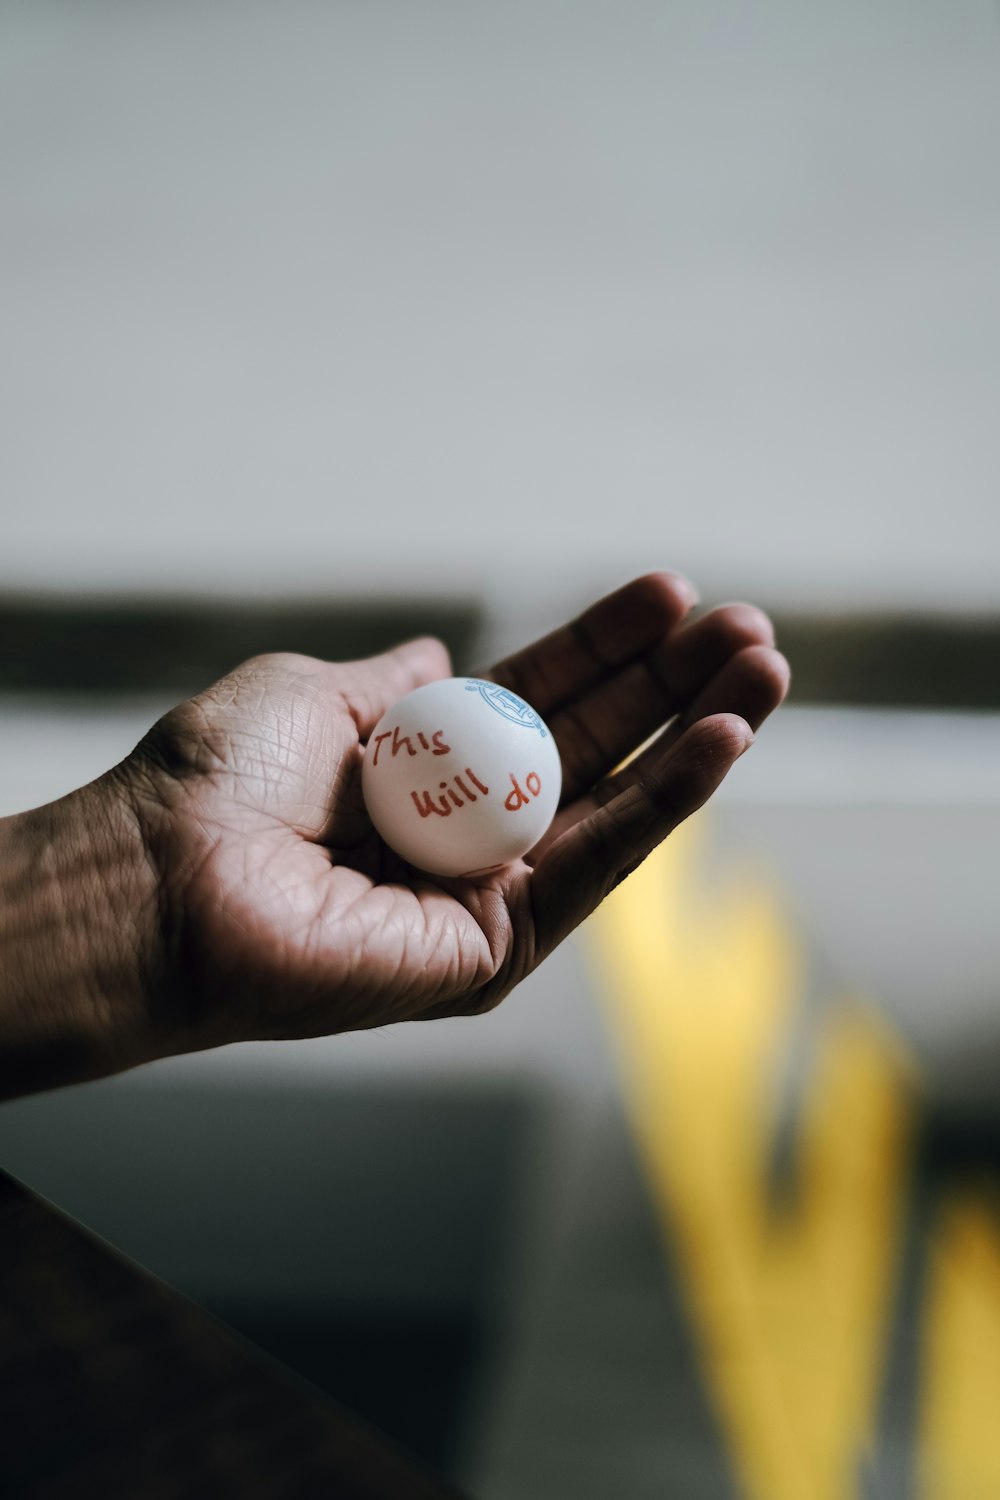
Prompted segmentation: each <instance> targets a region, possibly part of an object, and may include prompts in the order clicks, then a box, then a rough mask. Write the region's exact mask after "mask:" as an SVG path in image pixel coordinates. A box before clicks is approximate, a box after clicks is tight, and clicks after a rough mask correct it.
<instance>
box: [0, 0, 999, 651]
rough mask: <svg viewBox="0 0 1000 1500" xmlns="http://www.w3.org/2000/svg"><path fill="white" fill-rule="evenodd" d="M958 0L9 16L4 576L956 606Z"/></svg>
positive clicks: (994, 250)
mask: <svg viewBox="0 0 1000 1500" xmlns="http://www.w3.org/2000/svg"><path fill="white" fill-rule="evenodd" d="M998 64H1000V27H998V20H997V13H996V10H995V7H994V6H993V5H992V4H991V3H989V0H948V3H947V4H945V3H943V0H941V3H937V4H931V3H928V0H923V3H916V0H882V3H880V4H872V3H870V0H846V3H845V0H758V3H756V4H752V5H746V4H742V3H741V4H737V3H735V0H717V3H713V4H712V5H705V4H702V3H700V0H675V3H670V4H665V3H661V0H635V3H628V4H620V3H617V0H616V3H611V0H585V3H583V0H561V3H560V0H523V3H518V0H503V3H500V0H494V3H493V4H476V3H467V4H466V3H463V4H450V5H449V4H445V3H442V0H423V3H421V4H420V5H409V4H405V3H403V0H395V3H384V4H371V3H365V0H354V3H342V4H320V3H307V0H288V3H282V4H279V3H273V4H263V3H257V4H253V3H245V0H239V3H237V0H210V3H209V0H205V3H201V4H182V5H156V4H145V5H121V4H117V3H111V0H78V3H76V4H74V5H61V4H56V3H45V0H22V3H20V4H16V3H13V0H10V3H8V4H6V5H5V6H4V7H3V10H2V13H0V142H2V144H0V152H2V167H0V182H2V192H0V245H2V250H0V258H2V268H3V269H2V276H0V330H2V337H0V423H2V487H0V507H2V517H3V520H2V528H0V586H8V585H20V586H25V585H28V586H39V585H41V586H49V587H64V586H70V587H75V588H85V589H102V588H106V587H114V588H119V589H120V588H123V587H125V588H131V587H139V588H144V587H146V586H155V587H168V588H176V587H190V588H210V589H219V588H222V589H229V588H232V589H237V590H238V589H243V588H248V587H256V588H265V589H274V590H286V589H296V588H301V589H304V590H308V591H310V592H323V591H326V590H330V591H334V592H335V591H338V590H345V589H347V590H351V591H355V592H356V591H358V590H359V589H367V588H376V587H389V588H395V587H399V586H406V587H408V588H410V589H413V588H417V589H434V588H439V587H443V588H454V589H458V590H461V589H471V588H476V587H482V588H484V589H485V590H486V591H487V593H488V595H489V596H490V597H491V598H493V599H494V600H495V601H497V602H498V603H500V604H502V605H503V604H506V606H507V608H508V609H510V610H513V608H514V607H515V606H517V605H519V604H523V608H524V610H525V611H526V613H527V614H528V615H529V616H530V618H531V621H532V622H534V620H536V619H539V620H540V619H543V618H548V617H550V616H554V615H555V614H557V613H558V610H559V608H560V607H561V604H562V601H563V600H564V599H566V600H569V599H577V598H584V597H586V596H587V595H588V594H589V592H590V591H591V589H592V588H593V587H601V586H603V585H605V584H607V583H611V582H615V581H617V580H618V579H619V578H620V577H622V576H624V575H626V574H627V573H629V572H631V571H633V570H635V569H638V568H644V567H648V566H651V565H652V566H659V565H663V564H667V565H675V566H680V567H683V568H686V569H687V570H688V571H690V572H691V573H692V574H693V575H695V576H696V577H699V578H700V579H702V580H703V581H704V583H705V586H706V589H707V592H708V593H709V594H713V593H714V594H716V595H717V594H719V593H731V592H734V591H738V592H740V593H746V594H755V595H758V596H760V595H762V596H763V597H764V598H765V599H766V600H767V601H769V602H775V603H781V602H793V603H794V602H797V601H802V600H806V601H813V602H816V601H819V602H821V603H822V602H826V603H832V604H837V603H839V602H845V601H851V600H855V601H864V602H871V603H880V602H887V603H896V602H903V603H921V602H925V601H926V602H929V603H931V604H932V605H934V606H935V607H945V608H947V607H954V606H966V605H969V606H982V605H988V604H990V603H993V604H995V603H996V601H997V586H996V561H997V557H998V554H1000V505H998V503H997V494H998V489H997V487H998V483H1000V477H998V476H1000V419H998V401H997V390H998V386H1000V291H998V287H1000V277H998V274H997V273H998V270H1000V173H998V172H997V165H996V164H997V143H998V128H1000V68H998Z"/></svg>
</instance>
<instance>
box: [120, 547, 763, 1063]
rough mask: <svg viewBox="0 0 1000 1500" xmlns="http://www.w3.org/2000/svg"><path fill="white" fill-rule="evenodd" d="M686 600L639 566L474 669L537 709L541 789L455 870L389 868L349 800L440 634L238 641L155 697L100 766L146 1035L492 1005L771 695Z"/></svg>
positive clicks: (620, 872)
mask: <svg viewBox="0 0 1000 1500" xmlns="http://www.w3.org/2000/svg"><path fill="white" fill-rule="evenodd" d="M693 602H694V595H693V591H692V590H691V587H690V585H689V584H688V583H687V582H686V580H684V579H682V578H680V577H679V576H677V575H674V574H669V573H667V574H650V575H647V576H645V577H643V578H640V579H637V580H635V581H634V582H633V583H631V584H629V585H627V586H626V587H625V588H623V589H621V590H619V591H618V592H617V593H615V594H612V595H610V596H608V597H607V598H606V599H604V600H601V601H599V602H598V603H597V604H595V605H593V606H591V608H590V609H589V610H587V611H586V612H585V613H584V614H583V615H581V616H580V617H579V618H578V619H577V620H575V621H574V622H572V623H571V624H569V625H566V626H564V627H563V628H561V629H560V630H557V631H555V632H553V633H552V634H551V635H549V636H547V637H546V638H544V639H543V640H541V641H539V642H537V643H536V644H534V645H533V646H529V647H527V648H526V649H525V650H523V651H521V652H519V653H517V654H516V655H515V656H512V657H510V658H509V659H508V660H506V661H504V662H501V663H500V664H499V665H498V666H496V667H495V668H494V669H493V670H492V671H491V672H486V673H482V674H480V675H484V676H489V677H492V678H493V679H495V680H496V681H498V682H501V683H504V684H505V685H507V686H509V687H511V688H513V689H514V690H515V691H517V692H518V693H520V694H522V695H523V696H524V697H525V698H526V699H527V700H528V701H529V703H531V704H532V705H533V707H535V708H536V709H537V710H538V711H539V713H541V714H542V715H543V716H544V718H545V719H546V721H547V723H548V724H549V725H550V727H551V729H552V731H553V733H554V735H555V738H556V741H557V743H558V746H559V750H560V753H561V756H562V761H563V768H564V786H563V797H562V803H561V806H560V810H559V813H558V814H557V817H556V821H555V823H554V825H553V827H552V828H551V829H550V831H549V833H548V834H547V835H546V837H545V838H544V839H543V840H542V842H541V843H540V844H539V845H538V846H537V847H536V848H535V849H533V850H532V851H531V853H530V854H529V855H528V856H527V857H526V858H525V859H523V860H520V861H518V862H517V863H516V864H514V865H511V866H508V867H507V868H505V869H504V870H502V871H499V872H496V873H493V874H490V875H487V876H480V877H478V878H471V879H456V880H443V879H431V878H430V877H428V876H425V875H422V874H420V873H419V872H417V871H415V870H413V869H412V868H411V867H410V866H408V865H406V864H404V863H403V862H402V861H401V860H400V859H399V858H397V857H396V856H395V855H394V854H393V853H392V852H391V851H390V850H389V849H388V848H387V847H386V846H385V844H384V843H383V842H382V841H381V840H380V838H379V837H378V836H377V834H376V833H375V832H374V830H373V828H372V826H371V823H370V822H369V820H368V817H367V815H366V812H365V808H364V804H363V802H362V798H361V780H360V768H361V761H362V756H363V752H364V746H365V743H366V740H367V737H368V735H369V734H370V733H371V731H372V730H373V728H374V726H375V724H376V723H377V721H378V719H379V718H380V717H381V715H382V714H383V712H384V711H385V710H386V709H387V708H388V707H390V706H391V705H392V704H393V703H394V702H395V701H397V700H398V699H399V698H401V697H402V696H403V695H404V694H406V693H408V692H409V691H411V689H413V688H415V687H417V686H419V685H420V684H422V683H426V682H430V681H433V680H435V679H437V678H440V677H443V676H446V675H448V674H449V673H450V670H451V668H450V663H449V661H448V657H447V653H446V651H445V649H444V647H443V646H442V645H441V644H440V643H439V642H437V641H435V640H431V639H422V640H416V641H411V642H409V643H407V644H405V645H401V646H399V647H398V648H397V649H396V650H394V651H391V652H389V653H387V654H386V655H384V656H379V657H375V658H373V659H371V660H368V661H358V662H347V663H328V662H322V661H317V660H313V659H311V658H309V657H302V656H290V655H274V656H263V657H258V658H255V659H254V660H252V661H249V662H246V663H244V664H243V665H242V666H240V667H238V668H237V669H236V670H235V671H233V672H232V673H230V674H229V675H228V676H227V677H225V678H223V679H222V680H221V681H219V682H217V683H215V684H214V686H212V687H210V688H208V689H207V690H206V691H205V692H203V693H201V694H199V695H198V696H197V697H196V698H193V699H191V700H190V701H188V702H186V703H183V704H181V705H180V707H178V708H176V709H174V710H173V711H172V712H171V713H169V714H168V715H167V716H166V717H165V718H164V719H162V720H161V721H160V722H159V723H158V724H157V725H156V726H155V727H154V729H153V730H151V731H150V733H149V734H148V735H147V736H146V738H145V739H144V740H143V741H142V743H141V744H140V745H139V746H138V748H137V749H136V751H135V752H134V753H133V755H132V756H131V757H129V759H128V760H126V761H125V762H123V763H122V765H121V766H120V767H118V768H117V769H116V771H115V772H113V773H111V778H110V780H111V784H113V786H114V787H115V788H116V791H117V793H118V794H119V795H121V796H123V797H124V798H125V799H126V800H127V802H128V805H129V807H130V808H131V809H132V811H133V814H134V816H135V820H136V826H137V827H138V828H139V829H140V830H141V837H142V842H143V858H144V862H145V866H146V868H147V870H148V871H149V872H150V874H151V878H152V879H153V881H154V882H155V891H156V895H155V900H154V901H153V902H152V909H154V910H155V912H156V913H157V918H156V920H157V923H158V932H157V937H156V941H155V942H154V943H153V944H152V945H149V944H147V945H146V949H145V951H146V953H147V955H151V956H147V961H146V962H147V967H146V975H147V977H146V988H147V990H148V992H149V995H150V1006H151V1014H152V1019H151V1022H150V1025H151V1027H152V1028H153V1029H154V1030H155V1037H156V1040H155V1042H154V1043H153V1044H151V1047H147V1051H149V1050H152V1051H153V1052H158V1053H165V1052H170V1051H183V1050H190V1049H192V1048H197V1047H204V1046H211V1045H216V1044H218V1043H221V1042H228V1041H235V1040H240V1039H245V1038H263V1037H293V1036H313V1035H320V1034H326V1033H330V1032H338V1031H346V1030H350V1029H353V1028H361V1027H372V1026H380V1025H383V1024H385V1023H387V1022H392V1021H399V1020H408V1019H426V1018H430V1017H434V1016H442V1015H457V1014H473V1013H478V1012H482V1011H486V1010H488V1009H490V1008H491V1007H492V1006H494V1005H496V1004H497V1003H498V1001H500V1000H501V999H502V998H503V996H504V995H506V994H507V993H508V992H509V991H510V990H511V989H512V988H513V986H514V985H515V984H517V983H518V981H519V980H521V979H523V978H524V976H525V975H526V974H528V973H530V972H531V970H532V969H534V968H535V967H536V966H537V965H538V964H539V963H540V962H541V961H542V959H544V958H545V957H546V955H547V954H548V953H550V952H551V951H552V949H553V948H554V947H555V946H556V945H557V944H558V943H559V942H561V941H562V939H563V938H564V937H566V935H567V934H568V933H569V932H571V931H572V929H573V928H574V927H576V926H577V925H578V923H579V922H581V921H582V920H583V919H584V918H585V917H586V916H587V914H588V913H589V912H591V911H593V909H594V908H595V907H596V906H597V905H598V904H599V903H600V901H601V900H602V899H603V897H604V896H605V895H606V894H607V893H608V891H610V890H611V889H612V888H613V887H614V886H615V885H616V884H617V883H618V882H619V881H620V880H621V879H623V878H624V876H625V875H627V873H628V872H629V871H630V870H632V869H633V868H635V866H636V865H637V864H639V863H640V862H641V860H642V859H643V858H644V857H645V856H646V855H647V854H648V853H649V852H650V850H652V849H653V848H654V847H655V846H656V845H657V844H658V843H659V842H660V841H661V840H662V839H663V838H665V837H666V836H667V835H669V833H670V832H671V830H672V829H673V828H674V827H676V825H677V824H678V823H679V822H680V821H681V820H682V819H684V818H686V817H687V816H688V815H689V814H690V813H692V812H694V811H695V810H696V809H697V808H699V807H700V806H701V805H702V804H703V803H704V802H705V801H706V800H707V799H708V797H710V796H711V794H712V792H713V791H714V790H715V789H716V787H717V786H718V785H719V783H720V782H721V781H722V779H723V777H724V776H725V775H726V773H727V771H728V770H729V769H730V767H731V766H732V765H733V764H734V762H735V761H736V760H737V759H738V757H739V756H740V755H741V754H742V753H743V751H744V749H746V748H747V746H748V744H749V743H750V742H751V740H752V737H753V736H752V732H751V731H752V730H754V729H756V728H757V727H758V725H759V724H760V723H761V722H762V721H763V720H764V718H766V716H767V715H768V714H769V713H770V712H771V711H772V710H773V709H774V708H775V707H777V705H778V704H779V703H780V701H781V699H782V698H783V696H784V694H785V691H786V687H787V682H788V671H787V666H786V664H785V661H784V658H783V657H781V656H780V654H779V653H778V652H777V651H775V650H774V649H773V634H772V630H771V626H770V623H769V622H768V620H767V618H766V617H765V616H764V615H762V614H761V613H760V612H759V611H758V610H756V609H754V608H752V607H751V606H749V605H742V604H736V605H728V606H724V607H721V608H718V609H715V610H713V611H711V612H709V613H707V614H704V615H701V616H700V617H698V618H696V619H691V620H689V619H688V618H687V617H688V612H689V610H690V608H691V606H692V603H693ZM653 735H657V736H658V737H657V738H656V739H655V740H654V741H653V742H652V744H650V745H648V746H647V747H646V748H644V749H643V750H642V751H641V753H640V754H639V755H638V756H637V757H636V758H635V759H633V760H631V761H630V762H629V764H628V765H627V766H626V767H624V768H622V769H618V770H616V769H615V768H616V767H620V766H621V762H622V761H623V760H625V758H626V757H628V756H631V755H632V754H633V752H635V751H636V750H637V748H638V747H639V746H641V745H643V744H644V743H645V742H646V741H647V740H649V739H650V737H651V736H653ZM98 785H100V783H98Z"/></svg>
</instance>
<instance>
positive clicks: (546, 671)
mask: <svg viewBox="0 0 1000 1500" xmlns="http://www.w3.org/2000/svg"><path fill="white" fill-rule="evenodd" d="M696 602H697V593H696V591H695V589H694V586H693V585H692V584H690V583H689V582H688V580H687V579H686V578H683V577H682V576H681V575H680V574H679V573H647V574H645V575H644V576H643V577H642V578H636V579H633V581H632V582H631V583H627V584H626V585H625V586H624V588H620V589H616V590H615V592H614V593H613V594H608V595H607V596H606V597H605V598H603V599H599V600H598V601H597V603H596V604H592V605H591V606H590V607H589V609H586V610H584V612H583V614H582V615H580V616H578V618H577V619H575V620H571V621H570V623H569V624H568V625H562V626H560V628H559V629H558V630H554V631H553V632H552V633H551V635H547V636H543V637H542V639H541V640H539V641H535V642H534V644H533V645H531V646H527V647H525V648H524V650H522V651H518V652H515V654H514V655H513V656H509V657H507V658H506V660H504V661H502V662H500V663H498V665H497V666H496V667H494V668H493V670H492V671H490V672H487V673H486V674H485V675H486V676H487V677H489V678H491V680H492V681H494V682H500V683H503V685H504V686H505V687H509V688H512V689H513V690H514V692H515V693H520V695H521V696H522V697H523V698H526V699H527V701H528V702H529V703H530V704H531V706H532V708H535V709H537V710H538V712H539V713H540V714H542V715H543V716H545V717H548V716H549V715H550V714H551V713H552V712H553V711H554V710H555V709H557V708H558V707H559V706H560V705H561V704H563V703H566V702H569V701H571V700H573V699H575V698H577V697H579V696H580V695H581V694H582V693H586V692H588V691H589V690H590V689H591V688H593V687H596V685H597V684H598V683H600V682H602V681H603V680H604V679H605V678H607V677H608V676H609V675H611V674H612V673H614V672H615V671H617V670H618V669H619V668H620V667H622V666H623V665H625V664H626V663H627V662H630V661H632V660H634V659H635V658H636V657H638V656H641V655H642V654H643V653H644V652H646V651H650V650H652V649H653V647H654V646H656V645H657V644H658V643H659V642H660V641H662V639H663V637H664V636H665V635H666V634H667V633H668V632H669V631H671V630H673V629H674V627H675V626H676V625H677V624H678V623H679V622H680V621H681V620H682V619H683V618H684V616H685V615H686V614H687V612H688V610H689V609H690V608H691V606H692V605H693V604H695V603H696Z"/></svg>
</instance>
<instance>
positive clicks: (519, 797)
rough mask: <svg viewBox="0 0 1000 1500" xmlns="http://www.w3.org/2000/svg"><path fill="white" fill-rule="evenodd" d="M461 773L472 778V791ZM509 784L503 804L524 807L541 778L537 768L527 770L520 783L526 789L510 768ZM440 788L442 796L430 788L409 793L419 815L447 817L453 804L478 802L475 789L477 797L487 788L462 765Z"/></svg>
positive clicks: (484, 794)
mask: <svg viewBox="0 0 1000 1500" xmlns="http://www.w3.org/2000/svg"><path fill="white" fill-rule="evenodd" d="M465 777H467V778H468V780H469V781H471V782H472V785H473V786H474V787H475V788H476V791H475V792H473V791H471V790H470V788H469V787H468V785H467V784H466V781H465V780H464V779H463V778H465ZM510 784H511V790H510V791H509V792H508V793H507V795H506V797H505V798H504V799H503V805H504V807H505V808H506V809H507V811H508V812H517V810H518V808H519V807H526V806H527V804H528V802H529V801H530V800H531V798H532V797H537V796H538V794H539V792H540V791H541V790H542V778H541V777H540V776H539V774H538V772H537V771H529V772H528V774H527V776H526V777H525V778H524V785H525V786H526V787H527V789H528V790H527V792H525V791H523V790H522V788H521V785H520V783H519V782H518V779H517V777H516V776H515V775H514V773H513V772H511V773H510ZM441 792H442V793H443V795H442V796H435V795H434V794H433V793H432V792H423V791H422V792H411V793H410V796H411V797H412V798H413V805H414V807H415V808H416V809H417V812H418V813H419V814H420V816H421V817H422V818H429V817H430V816H431V814H432V813H433V814H435V816H437V817H439V818H450V817H451V815H452V812H453V811H454V809H455V808H456V807H464V806H465V804H466V803H467V802H478V801H479V797H477V796H476V792H478V793H479V796H480V797H488V796H489V794H490V789H489V787H488V786H484V785H483V783H482V782H481V781H480V780H479V777H478V776H477V775H476V773H475V771H473V770H472V769H471V768H470V767H469V766H466V768H465V771H464V772H463V774H462V775H461V776H453V777H452V779H451V784H449V783H448V782H447V781H442V783H441ZM459 793H462V795H461V796H459Z"/></svg>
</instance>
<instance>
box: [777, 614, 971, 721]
mask: <svg viewBox="0 0 1000 1500" xmlns="http://www.w3.org/2000/svg"><path fill="white" fill-rule="evenodd" d="M772 618H773V620H774V624H775V631H776V635H777V642H778V645H779V646H780V648H781V649H782V651H783V652H784V653H785V655H786V656H787V657H788V659H789V661H790V662H791V666H792V690H791V696H792V700H793V701H794V702H796V703H830V704H844V705H848V706H852V707H872V708H874V707H878V708H917V709H920V708H940V709H984V710H996V709H1000V614H997V615H993V614H990V615H918V614H903V613H892V614H889V613H876V612H871V613H864V614H862V613H856V614H855V613H852V614H838V615H805V614H783V613H780V612H776V611H772Z"/></svg>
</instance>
